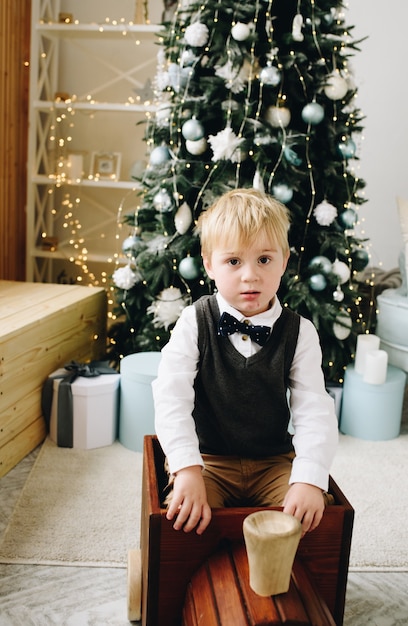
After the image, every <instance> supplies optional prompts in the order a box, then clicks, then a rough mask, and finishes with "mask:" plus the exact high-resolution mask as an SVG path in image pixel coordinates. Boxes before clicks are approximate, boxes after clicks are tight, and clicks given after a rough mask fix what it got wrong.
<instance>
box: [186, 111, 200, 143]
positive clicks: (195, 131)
mask: <svg viewBox="0 0 408 626" xmlns="http://www.w3.org/2000/svg"><path fill="white" fill-rule="evenodd" d="M181 132H182V135H183V137H184V139H188V140H189V141H198V140H199V139H202V138H203V137H204V126H203V125H202V124H201V122H199V121H198V120H196V119H195V117H193V118H192V119H191V120H187V122H184V124H183V126H182V127H181Z"/></svg>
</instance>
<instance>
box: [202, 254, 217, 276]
mask: <svg viewBox="0 0 408 626" xmlns="http://www.w3.org/2000/svg"><path fill="white" fill-rule="evenodd" d="M202 258H203V265H204V269H205V271H206V272H207V275H208V277H209V278H211V279H213V278H214V274H213V271H212V269H211V258H210V257H208V256H207V255H204V254H203V257H202Z"/></svg>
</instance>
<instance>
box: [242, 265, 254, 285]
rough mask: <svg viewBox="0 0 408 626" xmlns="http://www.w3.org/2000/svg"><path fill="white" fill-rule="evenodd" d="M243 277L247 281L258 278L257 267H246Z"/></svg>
mask: <svg viewBox="0 0 408 626" xmlns="http://www.w3.org/2000/svg"><path fill="white" fill-rule="evenodd" d="M241 279H242V280H243V281H244V282H246V283H249V282H253V281H255V280H258V274H257V271H256V268H255V267H251V266H247V267H245V268H244V270H243V272H242V276H241Z"/></svg>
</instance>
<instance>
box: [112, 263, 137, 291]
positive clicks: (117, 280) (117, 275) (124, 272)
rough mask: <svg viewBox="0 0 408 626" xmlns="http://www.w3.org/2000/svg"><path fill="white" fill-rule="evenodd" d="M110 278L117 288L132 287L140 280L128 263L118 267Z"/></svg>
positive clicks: (126, 288)
mask: <svg viewBox="0 0 408 626" xmlns="http://www.w3.org/2000/svg"><path fill="white" fill-rule="evenodd" d="M112 279H113V282H114V284H115V285H116V287H118V289H124V290H128V289H132V287H134V286H135V285H136V283H137V282H138V281H139V280H140V276H139V275H138V273H137V272H134V271H133V270H132V269H131V268H130V266H129V265H125V266H124V267H118V269H117V270H115V271H114V272H113V274H112Z"/></svg>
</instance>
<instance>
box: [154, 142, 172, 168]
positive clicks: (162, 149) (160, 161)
mask: <svg viewBox="0 0 408 626" xmlns="http://www.w3.org/2000/svg"><path fill="white" fill-rule="evenodd" d="M170 158H171V156H170V152H169V149H168V148H167V147H166V146H156V148H153V150H152V151H151V153H150V158H149V161H150V165H156V166H159V165H164V163H166V162H167V161H169V160H170Z"/></svg>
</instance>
